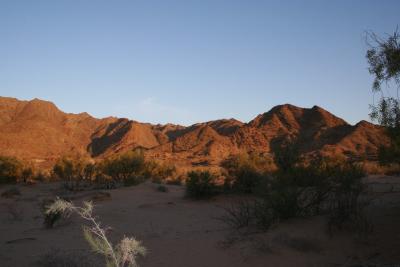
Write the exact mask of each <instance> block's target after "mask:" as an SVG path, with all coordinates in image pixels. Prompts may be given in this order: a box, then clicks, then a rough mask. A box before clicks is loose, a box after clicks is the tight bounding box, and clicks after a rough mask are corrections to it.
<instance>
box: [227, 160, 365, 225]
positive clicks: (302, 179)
mask: <svg viewBox="0 0 400 267" xmlns="http://www.w3.org/2000/svg"><path fill="white" fill-rule="evenodd" d="M364 175H365V174H364V172H363V170H362V168H361V167H360V166H358V165H355V164H353V163H349V162H343V161H337V160H328V159H316V160H314V161H312V162H311V163H309V164H304V163H297V164H291V166H290V167H289V166H286V167H285V168H282V169H280V170H279V171H277V172H275V173H274V174H272V175H270V176H269V177H267V178H266V179H264V180H262V181H263V184H262V186H259V189H260V190H258V191H256V199H255V200H253V203H250V204H249V203H246V205H243V204H242V205H238V206H237V207H235V208H234V209H229V210H227V216H226V217H227V218H225V222H227V223H228V224H231V225H232V224H233V225H236V226H243V225H245V224H249V223H250V222H251V224H252V225H256V226H257V227H259V228H262V229H264V230H266V229H268V228H269V227H270V226H271V225H272V224H274V223H276V222H279V221H283V220H287V219H290V218H295V217H305V216H313V215H317V214H327V215H328V217H329V218H330V219H329V221H330V222H329V224H330V225H341V224H344V223H347V222H351V221H354V222H356V223H358V225H359V228H361V226H362V227H364V228H367V226H368V225H367V224H366V223H365V222H362V221H361V219H362V218H364V217H363V215H362V213H361V209H360V206H359V203H360V199H361V194H362V193H363V192H364V188H363V186H362V183H361V178H362V177H363V176H364ZM243 222H246V223H243ZM236 228H237V227H236Z"/></svg>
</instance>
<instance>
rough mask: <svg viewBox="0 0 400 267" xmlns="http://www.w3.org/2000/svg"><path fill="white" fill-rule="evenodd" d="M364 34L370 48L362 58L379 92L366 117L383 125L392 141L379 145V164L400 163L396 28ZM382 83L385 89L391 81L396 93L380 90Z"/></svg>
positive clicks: (398, 40)
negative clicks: (389, 32)
mask: <svg viewBox="0 0 400 267" xmlns="http://www.w3.org/2000/svg"><path fill="white" fill-rule="evenodd" d="M367 37H368V41H369V46H370V49H369V50H368V51H367V54H366V57H367V60H368V63H369V72H370V73H371V74H372V75H373V76H374V82H373V85H372V88H373V91H374V92H379V93H380V99H379V100H378V103H377V104H375V103H374V104H373V105H371V113H370V117H371V119H372V120H375V121H378V123H379V124H380V125H382V126H384V127H386V129H387V131H388V134H389V137H390V138H391V141H392V142H391V145H390V146H389V147H382V148H380V151H379V159H380V162H381V163H382V164H389V163H392V162H394V163H400V101H399V95H398V89H399V86H400V35H399V33H398V31H397V29H396V31H395V32H394V33H393V34H392V35H389V36H388V37H387V38H386V39H384V38H380V37H378V36H377V35H376V34H374V33H368V35H367ZM371 43H372V44H371ZM382 83H385V84H386V85H387V88H386V89H388V88H389V86H390V83H394V85H395V87H396V92H393V94H390V92H389V91H388V90H382ZM395 95H396V97H394V96H395Z"/></svg>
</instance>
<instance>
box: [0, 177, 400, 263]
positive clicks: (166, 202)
mask: <svg viewBox="0 0 400 267" xmlns="http://www.w3.org/2000/svg"><path fill="white" fill-rule="evenodd" d="M366 182H367V183H369V184H370V186H371V188H373V189H374V192H375V193H374V196H373V197H374V200H373V202H372V205H371V207H370V209H369V216H370V217H371V221H372V222H373V224H374V232H373V233H372V234H371V235H369V237H368V238H359V237H357V236H356V235H355V234H354V233H349V232H334V234H333V236H330V235H329V234H328V232H327V226H326V219H325V218H323V217H315V218H311V219H296V220H291V221H288V222H285V223H282V224H280V225H279V226H276V227H274V228H273V229H272V230H270V231H269V232H267V233H254V234H249V235H242V234H239V233H237V232H235V231H233V230H231V229H230V228H229V227H227V226H226V225H225V224H224V223H223V222H221V221H220V220H218V219H217V218H219V217H221V216H222V215H223V214H224V210H223V209H222V208H221V207H223V206H228V205H229V204H230V203H231V202H232V201H234V200H235V198H236V197H232V196H219V197H217V198H214V199H212V200H207V201H193V200H188V199H185V198H184V197H183V196H184V187H181V186H173V185H168V186H167V187H168V192H167V193H163V192H158V191H157V190H156V187H157V185H155V184H152V183H150V182H146V183H144V184H141V185H139V186H134V187H127V188H120V189H116V190H110V191H106V192H108V193H110V194H111V198H109V199H104V200H101V201H96V202H95V205H96V207H95V213H96V215H98V216H99V218H100V220H101V221H102V223H103V224H104V225H109V226H112V232H111V233H110V235H111V236H112V237H113V238H112V239H113V240H114V241H116V240H117V239H120V238H122V237H123V236H124V235H127V236H135V237H136V238H138V239H139V240H141V241H142V242H143V245H144V246H145V247H146V248H147V249H148V251H149V253H148V255H147V256H146V257H145V258H142V259H140V260H139V263H140V266H142V267H146V266H149V267H156V266H163V267H165V266H173V267H217V266H218V267H225V266H226V267H228V266H229V267H235V266H238V267H239V266H243V267H245V266H254V267H257V266H297V267H300V266H400V178H396V177H379V176H371V177H368V178H367V179H366ZM9 187H10V186H3V187H0V192H3V191H5V190H7V189H8V188H9ZM18 188H19V189H20V191H21V195H19V196H15V197H13V198H0V233H1V234H0V266H2V267H9V266H10V267H11V266H12V267H15V266H21V267H23V266H36V265H34V263H35V262H36V261H37V260H38V259H40V258H41V257H43V255H44V254H46V253H49V252H53V251H54V249H56V250H57V249H58V250H59V251H60V253H65V254H68V255H77V253H78V254H79V253H81V254H83V255H85V256H84V257H87V259H90V260H93V261H94V262H97V264H96V266H103V265H102V259H101V258H100V257H99V256H96V255H93V254H92V253H91V252H90V251H89V248H88V244H87V243H86V241H85V240H84V239H83V236H82V223H83V221H82V220H81V219H79V218H77V217H76V216H72V217H71V218H69V219H67V220H65V221H63V222H62V223H61V224H59V225H57V226H56V227H55V228H54V229H45V228H44V227H43V215H42V213H41V203H43V201H45V200H46V199H52V198H54V197H55V196H56V195H60V194H62V193H63V192H62V191H60V189H59V188H60V184H57V183H51V184H37V185H33V186H21V185H20V186H18ZM94 194H95V192H94V191H93V192H92V191H91V192H81V193H77V194H74V195H73V196H72V198H73V199H74V202H75V203H76V204H79V203H80V201H82V200H84V199H90V198H91V197H93V195H94ZM77 257H78V256H77ZM366 263H369V264H376V265H367V264H366ZM357 264H358V265H357Z"/></svg>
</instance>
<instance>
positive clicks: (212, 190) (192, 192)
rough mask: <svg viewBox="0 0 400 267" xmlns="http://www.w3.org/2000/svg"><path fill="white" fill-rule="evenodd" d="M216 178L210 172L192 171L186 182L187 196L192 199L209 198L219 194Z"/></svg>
mask: <svg viewBox="0 0 400 267" xmlns="http://www.w3.org/2000/svg"><path fill="white" fill-rule="evenodd" d="M215 180H216V176H215V175H213V174H212V173H210V172H209V171H191V172H189V173H188V179H187V180H186V195H187V196H188V197H191V198H197V199H199V198H208V197H211V196H214V195H215V194H217V193H218V186H217V185H216V183H215Z"/></svg>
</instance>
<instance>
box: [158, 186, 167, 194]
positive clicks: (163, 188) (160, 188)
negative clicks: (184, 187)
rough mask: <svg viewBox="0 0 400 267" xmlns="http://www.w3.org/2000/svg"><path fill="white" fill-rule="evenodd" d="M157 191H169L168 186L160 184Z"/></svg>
mask: <svg viewBox="0 0 400 267" xmlns="http://www.w3.org/2000/svg"><path fill="white" fill-rule="evenodd" d="M157 191H158V192H163V193H166V192H168V188H167V187H166V186H165V185H159V186H157Z"/></svg>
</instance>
